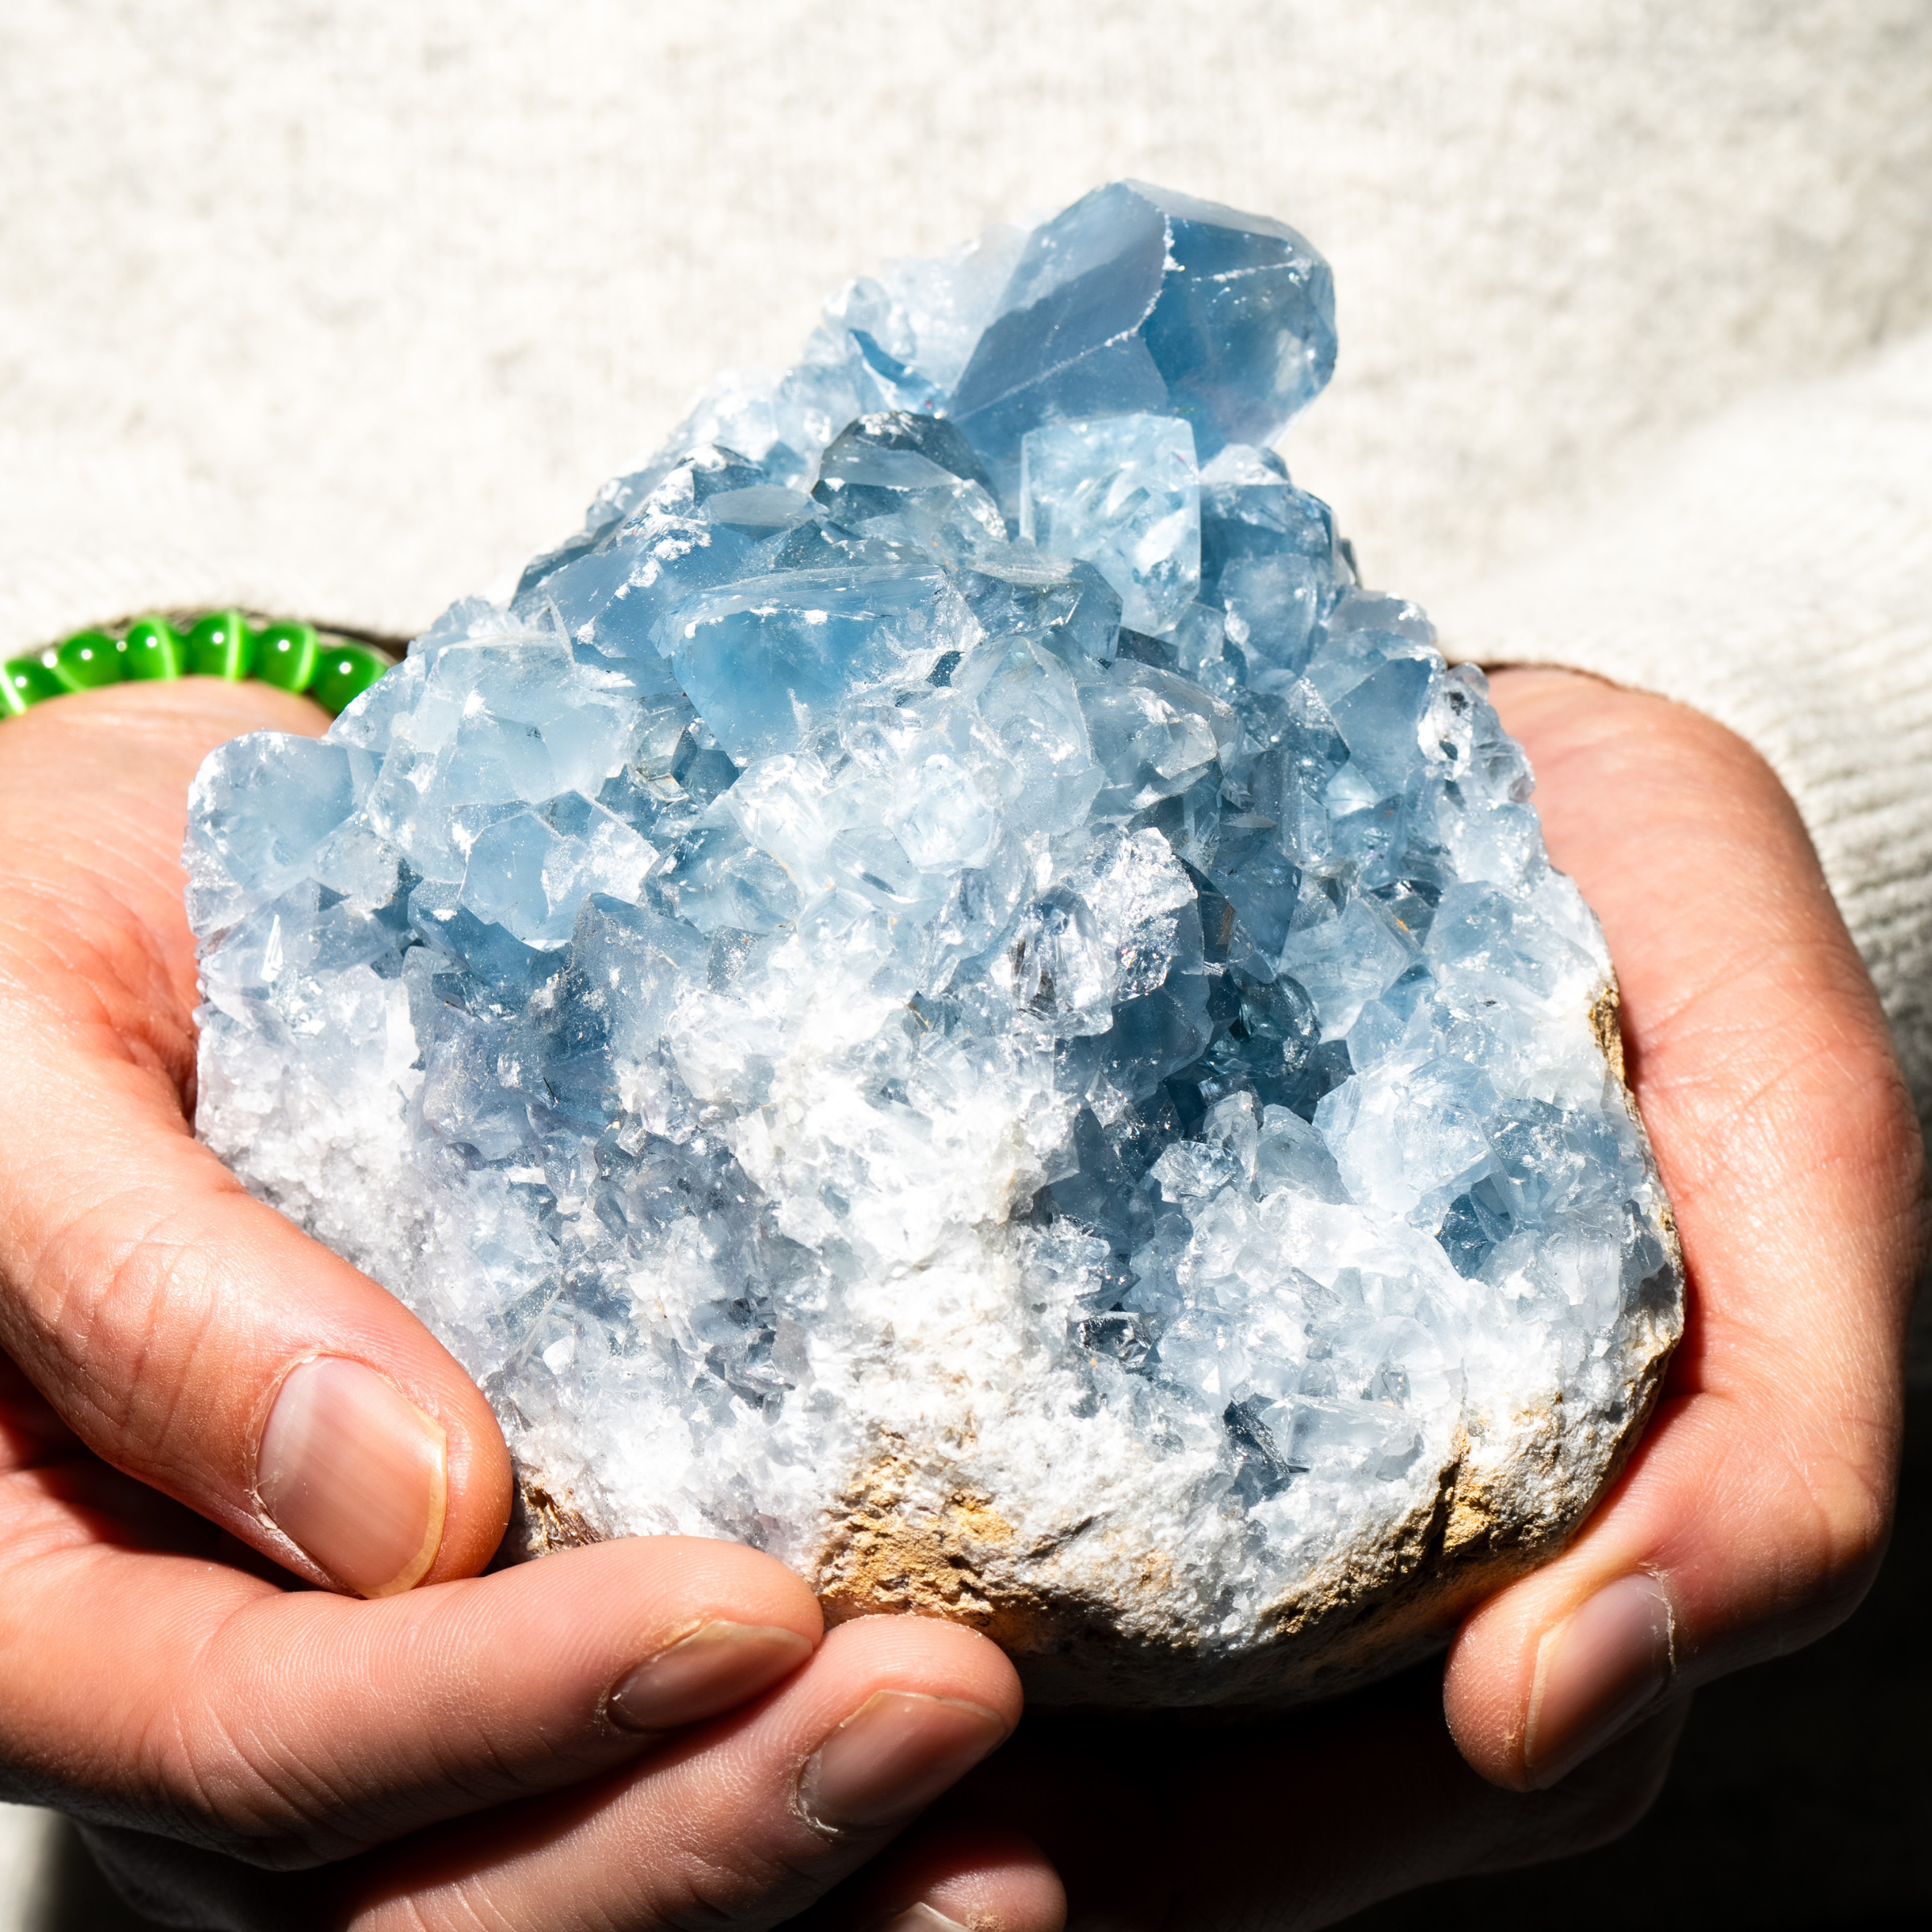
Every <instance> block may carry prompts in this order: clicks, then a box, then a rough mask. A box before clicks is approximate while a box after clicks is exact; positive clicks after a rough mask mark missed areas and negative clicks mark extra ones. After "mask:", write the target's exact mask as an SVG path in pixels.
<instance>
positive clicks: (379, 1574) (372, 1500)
mask: <svg viewBox="0 0 1932 1932" xmlns="http://www.w3.org/2000/svg"><path fill="white" fill-rule="evenodd" d="M446 1456H447V1444H446V1443H445V1441H444V1435H443V1431H442V1430H440V1428H438V1427H437V1426H436V1424H435V1423H434V1422H431V1420H430V1418H428V1417H427V1415H425V1414H423V1411H422V1410H420V1409H419V1408H417V1407H416V1406H415V1405H414V1404H413V1403H412V1402H410V1401H409V1400H408V1399H407V1397H405V1396H403V1394H402V1393H400V1392H399V1391H398V1389H396V1388H395V1387H394V1385H392V1384H391V1383H390V1382H388V1381H385V1380H384V1378H383V1377H381V1376H379V1375H378V1374H377V1373H376V1372H375V1370H374V1369H370V1368H366V1367H365V1366H364V1364H361V1362H352V1361H348V1360H344V1359H343V1358H342V1357H341V1356H328V1355H325V1356H320V1357H319V1358H318V1359H316V1360H314V1361H312V1362H303V1363H301V1364H299V1365H298V1366H297V1367H295V1368H294V1369H291V1370H290V1372H289V1374H288V1378H287V1381H284V1382H283V1385H282V1389H281V1393H279V1394H278V1395H277V1396H276V1397H275V1407H274V1408H273V1409H272V1410H270V1412H269V1417H268V1426H267V1427H266V1429H264V1430H262V1447H261V1450H260V1451H259V1453H258V1455H257V1457H256V1463H255V1493H256V1495H257V1496H258V1497H260V1499H261V1502H262V1508H263V1509H266V1511H267V1512H268V1513H269V1516H270V1517H271V1518H272V1519H273V1521H274V1522H275V1527H276V1528H277V1529H278V1530H280V1531H281V1532H282V1533H283V1535H284V1536H286V1537H287V1538H289V1539H290V1540H291V1542H296V1543H299V1545H300V1546H302V1548H303V1550H306V1551H307V1552H308V1554H309V1555H310V1556H312V1557H313V1558H315V1560H316V1562H317V1563H320V1565H321V1566H322V1567H323V1568H324V1570H326V1571H328V1573H329V1575H331V1576H332V1577H333V1578H335V1579H336V1582H338V1583H342V1584H344V1585H345V1586H346V1587H348V1588H349V1589H351V1590H354V1591H359V1592H360V1593H361V1595H362V1596H394V1595H395V1594H396V1593H397V1591H402V1590H407V1589H408V1588H409V1587H411V1585H412V1584H415V1583H419V1582H421V1581H422V1579H423V1577H424V1576H426V1575H427V1574H428V1572H429V1567H430V1565H431V1563H434V1562H435V1561H436V1550H437V1548H438V1546H440V1544H441V1542H442V1541H443V1512H444V1507H445V1505H446V1503H447V1501H448V1494H449V1476H448V1466H447V1459H446Z"/></svg>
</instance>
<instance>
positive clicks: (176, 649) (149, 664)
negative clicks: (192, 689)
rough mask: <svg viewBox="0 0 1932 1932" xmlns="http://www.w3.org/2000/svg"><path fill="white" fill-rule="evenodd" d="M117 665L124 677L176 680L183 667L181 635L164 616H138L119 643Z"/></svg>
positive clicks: (183, 654) (185, 663)
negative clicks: (121, 667)
mask: <svg viewBox="0 0 1932 1932" xmlns="http://www.w3.org/2000/svg"><path fill="white" fill-rule="evenodd" d="M121 662H122V666H123V667H124V668H123V671H122V675H123V676H125V677H129V678H136V679H150V678H178V677H180V675H181V673H182V671H184V669H185V668H186V667H187V655H186V653H185V651H184V649H183V647H182V643H181V634H180V632H179V631H177V630H175V627H174V625H171V623H169V622H168V621H167V618H165V617H142V618H140V619H138V621H136V622H134V623H132V624H130V625H128V627H127V635H126V637H125V638H122V640H121Z"/></svg>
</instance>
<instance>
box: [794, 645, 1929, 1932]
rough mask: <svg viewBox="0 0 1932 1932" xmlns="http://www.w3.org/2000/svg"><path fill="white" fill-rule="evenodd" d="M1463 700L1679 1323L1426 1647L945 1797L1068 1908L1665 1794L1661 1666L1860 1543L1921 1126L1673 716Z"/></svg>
mask: <svg viewBox="0 0 1932 1932" xmlns="http://www.w3.org/2000/svg"><path fill="white" fill-rule="evenodd" d="M1493 695H1494V696H1495V699H1496V703H1497V705H1498V707H1499V708H1500V709H1501V712H1502V715H1503V718H1504V721H1505V724H1506V725H1508V727H1509V729H1510V731H1511V732H1512V733H1514V734H1515V735H1516V736H1517V737H1519V738H1520V739H1521V741H1522V742H1523V743H1524V745H1525V746H1526V748H1527V749H1528V750H1529V753H1530V758H1531V760H1532V762H1533V763H1534V766H1535V770H1536V773H1537V778H1538V789H1537V800H1538V805H1539V807H1540V808H1541V811H1542V818H1543V824H1544V829H1545V832H1546V836H1547V839H1548V842H1549V847H1550V855H1551V857H1552V859H1553V860H1554V862H1555V864H1557V865H1558V866H1560V867H1562V868H1563V869H1564V870H1566V871H1567V872H1569V873H1571V874H1572V875H1573V876H1574V877H1575V879H1576V880H1577V881H1578V883H1579V885H1580V886H1581V887H1582V888H1583V893H1584V895H1585V897H1586V898H1588V900H1589V901H1590V902H1591V905H1592V906H1594V907H1595V908H1596V912H1597V914H1598V916H1599V917H1600V919H1601V920H1602V923H1603V927H1604V934H1605V935H1606V937H1607V939H1608V942H1609V947H1610V952H1611V956H1612V959H1613V960H1615V962H1616V968H1617V972H1618V974H1619V976H1620V980H1621V985H1622V993H1623V1008H1622V1021H1623V1031H1624V1053H1625V1064H1626V1067H1627V1069H1628V1072H1629V1079H1630V1080H1631V1083H1632V1085H1633V1088H1634V1090H1635V1092H1636V1095H1637V1100H1638V1102H1639V1104H1640V1106H1641V1110H1642V1113H1643V1117H1644V1120H1645V1125H1647V1127H1648V1128H1649V1133H1650V1137H1651V1140H1652V1142H1653V1146H1654V1147H1655V1149H1656V1153H1657V1161H1658V1163H1659V1166H1661V1168H1662V1173H1663V1178H1664V1181H1665V1184H1666V1187H1667V1188H1668V1190H1669V1192H1670V1199H1671V1201H1672V1203H1673V1204H1674V1209H1675V1212H1676V1216H1677V1222H1678V1230H1679V1232H1680V1233H1681V1235H1682V1241H1683V1249H1684V1257H1685V1263H1686V1271H1687V1274H1688V1281H1689V1319H1688V1323H1687V1328H1686V1335H1685V1337H1684V1340H1683V1342H1682V1344H1681V1345H1680V1347H1679V1348H1678V1351H1677V1353H1676V1355H1675V1356H1674V1358H1673V1360H1672V1363H1671V1366H1670V1372H1669V1376H1668V1380H1667V1382H1666V1387H1665V1389H1664V1391H1663V1393H1662V1399H1661V1401H1660V1402H1659V1405H1658V1407H1657V1411H1656V1413H1655V1414H1654V1415H1653V1417H1652V1418H1651V1421H1650V1423H1649V1428H1648V1430H1646V1432H1645V1435H1644V1438H1643V1439H1642V1441H1641V1444H1640V1446H1639V1447H1638V1448H1637V1452H1636V1453H1635V1455H1633V1458H1632V1459H1631V1460H1630V1462H1629V1465H1628V1467H1627V1468H1625V1470H1624V1473H1623V1475H1622V1476H1621V1477H1620V1480H1619V1481H1618V1482H1617V1483H1616V1485H1615V1487H1614V1488H1613V1489H1612V1492H1611V1493H1610V1494H1609V1495H1608V1496H1607V1497H1606V1499H1605V1500H1604V1502H1603V1503H1602V1504H1601V1505H1600V1507H1599V1508H1598V1509H1597V1510H1596V1513H1594V1515H1593V1516H1592V1517H1591V1519H1590V1520H1589V1521H1588V1522H1587V1524H1586V1525H1585V1526H1584V1528H1583V1531H1582V1533H1581V1534H1579V1536H1578V1537H1577V1538H1576V1539H1575V1542H1574V1543H1573V1544H1572V1545H1571V1547H1570V1548H1569V1549H1568V1550H1567V1552H1565V1553H1564V1554H1563V1555H1562V1556H1561V1557H1560V1558H1558V1560H1557V1561H1555V1562H1554V1563H1550V1564H1549V1565H1548V1566H1546V1567H1544V1568H1542V1569H1541V1570H1539V1571H1536V1572H1535V1573H1534V1574H1533V1575H1530V1576H1529V1577H1527V1578H1525V1579H1523V1580H1522V1581H1521V1582H1519V1583H1516V1584H1515V1585H1513V1587H1510V1588H1508V1589H1506V1590H1505V1591H1501V1593H1500V1594H1498V1595H1497V1596H1495V1597H1494V1598H1492V1600H1489V1601H1488V1603H1486V1604H1484V1605H1483V1606H1482V1607H1481V1608H1480V1609H1478V1610H1477V1611H1476V1612H1475V1613H1474V1614H1473V1615H1472V1616H1470V1617H1468V1620H1466V1621H1465V1622H1464V1623H1463V1626H1462V1628H1461V1629H1460V1630H1459V1632H1458V1633H1456V1635H1455V1640H1454V1642H1453V1645H1452V1646H1451V1649H1450V1653H1449V1657H1448V1662H1447V1672H1446V1674H1445V1673H1444V1671H1443V1669H1442V1667H1441V1666H1433V1667H1430V1668H1426V1669H1423V1670H1418V1671H1414V1672H1411V1673H1410V1674H1409V1675H1408V1676H1406V1678H1402V1679H1400V1680H1397V1682H1394V1683H1392V1684H1389V1685H1387V1686H1382V1687H1381V1688H1380V1689H1378V1690H1377V1691H1373V1692H1371V1693H1369V1694H1368V1695H1364V1696H1362V1697H1360V1698H1356V1699H1350V1700H1348V1701H1347V1702H1345V1703H1342V1704H1339V1705H1337V1706H1335V1707H1332V1708H1331V1709H1329V1710H1327V1711H1317V1712H1312V1713H1310V1714H1308V1715H1305V1716H1303V1717H1301V1718H1299V1719H1293V1720H1290V1721H1287V1722H1284V1723H1278V1724H1269V1725H1263V1726H1259V1727H1240V1728H1225V1729H1214V1730H1203V1729H1202V1728H1199V1727H1198V1726H1196V1727H1187V1726H1183V1725H1180V1724H1171V1723H1150V1722H1146V1721H1143V1722H1140V1723H1137V1724H1104V1723H1100V1722H1096V1721H1094V1720H1092V1719H1085V1720H1082V1719H1047V1720H1045V1721H1042V1718H1041V1717H1040V1716H1039V1715H1037V1714H1036V1715H1034V1717H1032V1718H1030V1719H1029V1720H1028V1725H1027V1729H1026V1733H1025V1734H1024V1735H1023V1736H1022V1738H1021V1739H1020V1740H1018V1743H1017V1744H1015V1746H1014V1747H1013V1749H1012V1750H1011V1751H1009V1752H1005V1753H1002V1754H1001V1757H1000V1758H999V1759H997V1760H996V1761H993V1763H992V1764H991V1765H989V1766H988V1767H986V1769H985V1770H984V1771H982V1772H980V1773H978V1774H976V1777H974V1778H973V1779H972V1780H970V1781H968V1784H967V1785H966V1786H964V1788H963V1789H962V1790H960V1792H959V1793H958V1794H956V1795H955V1796H954V1797H953V1798H949V1799H948V1800H947V1808H949V1809H950V1810H951V1811H952V1814H953V1815H954V1816H956V1817H957V1818H962V1819H964V1818H969V1817H974V1816H985V1817H991V1818H1019V1819H1024V1820H1026V1823H1027V1827H1028V1829H1029V1830H1030V1831H1031V1832H1032V1833H1033V1835H1034V1837H1035V1839H1037V1840H1038V1842H1039V1843H1041V1844H1042V1846H1043V1847H1044V1848H1045V1850H1046V1851H1047V1854H1048V1855H1049V1856H1050V1857H1051V1858H1052V1859H1053V1860H1054V1861H1055V1864H1056V1865H1057V1867H1058V1868H1059V1873H1060V1876H1061V1877H1062V1879H1063V1880H1064V1882H1065V1884H1066V1885H1067V1891H1068V1894H1069V1897H1070V1901H1071V1922H1072V1923H1073V1924H1075V1926H1078V1925H1080V1924H1082V1923H1084V1922H1092V1923H1104V1924H1106V1925H1107V1926H1110V1927H1113V1926H1119V1927H1123V1928H1125V1927H1142V1926H1145V1927H1153V1926H1160V1927H1162V1928H1165V1929H1166V1932H1193V1929H1195V1928H1200V1929H1202V1932H1208V1929H1210V1928H1212V1929H1213V1932H1222V1929H1224V1928H1230V1927H1234V1926H1239V1927H1241V1929H1242V1932H1253V1929H1254V1928H1261V1927H1266V1928H1286V1927H1291V1926H1292V1927H1301V1926H1323V1925H1329V1924H1332V1923H1333V1922H1335V1921H1336V1920H1338V1919H1340V1918H1345V1917H1347V1916H1348V1914H1349V1913H1352V1912H1355V1911H1357V1910H1360V1909H1362V1908H1363V1907H1364V1906H1365V1905H1369V1904H1370V1903H1372V1902H1373V1901H1375V1900H1377V1899H1378V1898H1381V1897H1387V1896H1389V1895H1390V1894H1392V1893H1398V1892H1402V1891H1405V1890H1407V1889H1411V1888H1413V1887H1414V1886H1417V1885H1424V1884H1427V1883H1429V1882H1431V1881H1433V1880H1438V1879H1443V1878H1447V1877H1451V1876H1457V1875H1459V1874H1463V1873H1467V1872H1476V1871H1481V1870H1486V1869H1496V1868H1502V1867H1505V1866H1509V1865H1514V1864H1529V1863H1532V1862H1534V1861H1535V1860H1538V1859H1546V1858H1551V1857H1556V1856H1562V1855H1563V1854H1564V1853H1567V1852H1575V1851H1579V1850H1582V1849H1583V1848H1585V1847H1587V1846H1589V1845H1591V1844H1594V1843H1600V1842H1601V1841H1602V1840H1603V1839H1605V1838H1608V1837H1610V1836H1613V1835H1616V1833H1617V1832H1619V1831H1621V1830H1623V1829H1624V1828H1626V1827H1628V1826H1629V1824H1631V1823H1633V1822H1634V1821H1635V1820H1636V1818H1638V1817H1639V1816H1641V1814H1642V1812H1643V1811H1644V1810H1645V1808H1646V1807H1647V1806H1648V1805H1649V1802H1650V1800H1651V1798H1653V1796H1654V1794H1655V1793H1656V1791H1657V1789H1658V1788H1659V1786H1660V1785H1661V1784H1662V1779H1663V1777H1664V1775H1665V1773H1666V1770H1667V1769H1668V1765H1669V1763H1670V1754H1671V1752H1672V1750H1673V1748H1674V1744H1675V1740H1676V1737H1677V1734H1678V1729H1679V1728H1680V1727H1681V1724H1682V1719H1683V1715H1684V1711H1685V1707H1686V1699H1687V1698H1688V1696H1689V1695H1690V1693H1691V1691H1692V1690H1693V1689H1694V1688H1695V1686H1697V1685H1699V1684H1700V1683H1703V1682H1708V1681H1709V1680H1710V1679H1711V1678H1715V1677H1717V1676H1719V1675H1721V1674H1724V1673H1725V1672H1728V1671H1731V1670H1737V1669H1739V1668H1740V1667H1742V1666H1747V1665H1749V1664H1752V1663H1753V1662H1757V1661H1758V1660H1760V1659H1761V1658H1764V1657H1770V1656H1773V1655H1775V1654H1777V1653H1780V1652H1782V1651H1785V1650H1789V1649H1794V1648H1795V1647H1797V1646H1798V1645H1802V1644H1804V1643H1806V1642H1808V1641H1810V1640H1811V1639H1812V1638H1814V1637H1818V1636H1819V1635H1821V1634H1822V1633H1823V1632H1825V1631H1827V1630H1828V1629H1831V1627H1832V1626H1833V1625H1834V1624H1836V1623H1838V1622H1839V1621H1840V1620H1842V1619H1843V1617H1845V1616H1847V1615H1848V1614H1849V1613H1850V1612H1851V1611H1852V1609H1853V1608H1855V1606H1856V1604H1857V1603H1858V1601H1859V1600H1860V1597H1861V1596H1863V1594H1864V1591H1865V1589H1866V1588H1867V1587H1868V1584H1869V1583H1870V1582H1871V1580H1872V1576H1873V1575H1874V1573H1875V1571H1876V1568H1877V1566H1878V1563H1879V1561H1880V1558H1881V1556H1882V1555H1883V1554H1884V1550H1885V1541H1886V1536H1887V1533H1888V1530H1889V1525H1890V1522H1891V1517H1892V1506H1893V1482H1894V1476H1895V1471H1896V1466H1897V1455H1898V1446H1899V1431H1900V1425H1901V1406H1902V1383H1903V1368H1902V1357H1903V1346H1904V1332H1905V1315H1906V1311H1907V1307H1908V1304H1909V1299H1910V1294H1911V1290H1912V1285H1913V1282H1914V1281H1915V1280H1916V1278H1917V1275H1918V1266H1919V1262H1920V1260H1921V1257H1922V1253H1923V1249H1924V1238H1925V1236H1924V1226H1923V1199H1922V1191H1923V1190H1922V1143H1921V1140H1920V1136H1919V1132H1918V1126H1917V1124H1916V1122H1915V1121H1914V1120H1913V1115H1912V1111H1911V1108H1910V1104H1909V1100H1908V1097H1907V1095H1906V1092H1905V1087H1904V1084H1903V1081H1902V1080H1901V1076H1900V1074H1899V1071H1898V1069H1897V1063H1896V1062H1895V1060H1894V1059H1893V1053H1892V1050H1891V1045H1890V1041H1889V1036H1888V1034H1887V1031H1886V1027H1885V1020H1884V1018H1883V1015H1882V1014H1881V1013H1880V1010H1879V1007H1878V1004H1877V1001H1876V997H1875V996H1874V995H1873V993H1872V987H1871V984H1870V981H1869V980H1868V978H1867V977H1866V976H1865V973H1864V969H1863V968H1862V966H1861V965H1860V961H1859V959H1858V956H1857V954H1856V951H1855V950H1854V948H1853V947H1852V943H1851V940H1850V939H1849V937H1848V936H1847V934H1846V931H1845V929H1844V926H1843V923H1842V921H1841V920H1840V919H1839V915H1838V912H1837V910H1836V908H1835V906H1834V905H1833V903H1832V902H1831V897H1830V894H1828V892H1827V890H1826V886H1825V883H1824V880H1823V876H1822V874H1821V873H1820V872H1819V869H1818V861H1817V860H1816V857H1814V854H1813V852H1812V850H1811V847H1810V843H1809V841H1808V840H1807V839H1806V835H1805V832H1804V829H1803V827H1802V824H1801V823H1800V822H1799V819H1798V815H1797V813H1796V811H1795V810H1794V807H1793V806H1792V804H1791V802H1790V799H1789V798H1788V797H1787V796H1786V795H1785V792H1784V791H1783V789H1782V788H1781V786H1780V785H1779V784H1778V782H1777V779H1776V778H1774V777H1773V774H1772V773H1771V772H1770V770H1769V768H1768V767H1767V766H1765V764H1764V762H1762V761H1761V759H1760V758H1757V756H1756V755H1755V754H1754V753H1752V751H1751V750H1750V749H1748V747H1747V746H1746V745H1744V744H1743V743H1742V742H1741V741H1740V740H1738V739H1737V738H1736V737H1733V736H1732V734H1731V733H1728V732H1727V731H1725V730H1724V729H1722V728H1721V727H1720V726H1719V725H1715V724H1713V723H1712V722H1711V720H1709V719H1707V718H1705V717H1703V716H1700V715H1699V714H1698V713H1696V712H1691V711H1689V710H1686V709H1685V708H1682V707H1681V706H1678V705H1674V704H1668V703H1666V702H1665V701H1664V700H1661V699H1657V698H1654V697H1651V696H1645V695H1643V694H1641V693H1637V692H1633V691H1624V690H1620V689H1618V688H1616V687H1613V686H1611V685H1608V684H1605V683H1600V682H1598V681H1596V680H1594V679H1586V678H1583V677H1580V676H1577V675H1573V674H1571V673H1567V672H1562V671H1512V672H1508V673H1505V674H1502V675H1498V676H1497V678H1496V680H1495V683H1494V687H1493ZM1445 1710H1446V1714H1447V1726H1445V1724H1444V1721H1443V1719H1444V1715H1445ZM828 1922H829V1920H828Z"/></svg>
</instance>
